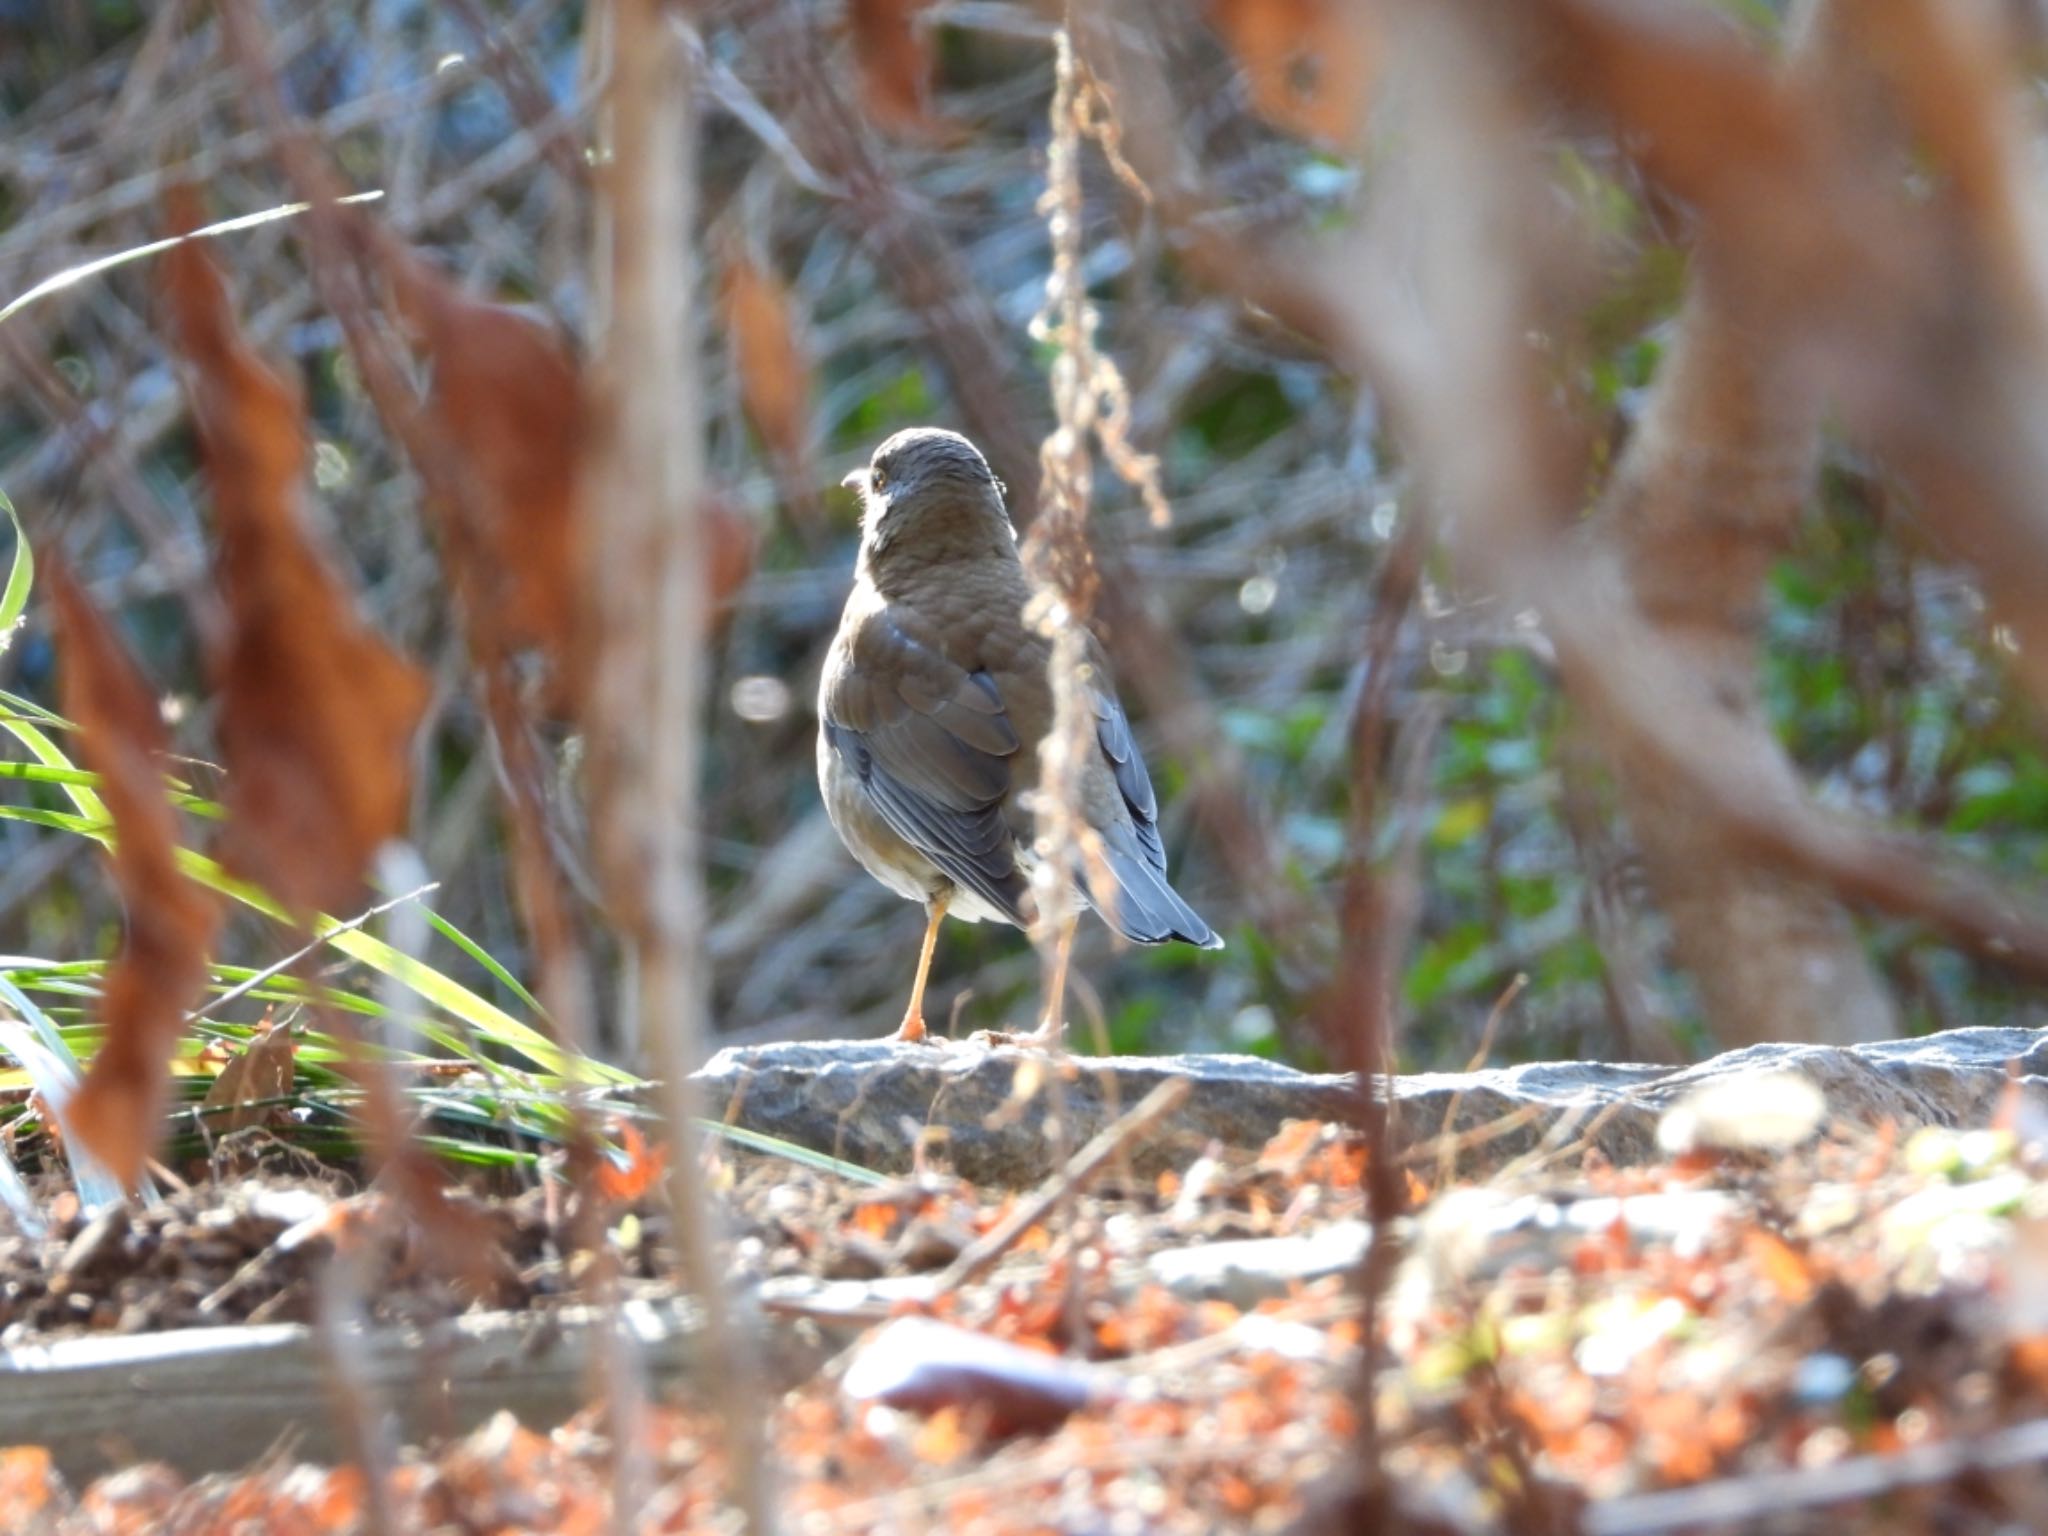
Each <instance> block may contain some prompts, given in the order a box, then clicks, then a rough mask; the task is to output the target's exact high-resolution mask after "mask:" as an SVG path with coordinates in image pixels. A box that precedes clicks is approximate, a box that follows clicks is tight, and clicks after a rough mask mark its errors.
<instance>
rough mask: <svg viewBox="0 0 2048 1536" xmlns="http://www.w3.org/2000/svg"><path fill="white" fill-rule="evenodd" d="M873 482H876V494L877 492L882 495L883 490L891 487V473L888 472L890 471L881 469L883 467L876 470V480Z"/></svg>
mask: <svg viewBox="0 0 2048 1536" xmlns="http://www.w3.org/2000/svg"><path fill="white" fill-rule="evenodd" d="M873 484H874V487H875V494H876V495H877V496H879V495H881V494H882V492H884V491H886V490H888V489H889V474H888V471H887V470H881V469H878V470H876V471H875V476H874V481H873Z"/></svg>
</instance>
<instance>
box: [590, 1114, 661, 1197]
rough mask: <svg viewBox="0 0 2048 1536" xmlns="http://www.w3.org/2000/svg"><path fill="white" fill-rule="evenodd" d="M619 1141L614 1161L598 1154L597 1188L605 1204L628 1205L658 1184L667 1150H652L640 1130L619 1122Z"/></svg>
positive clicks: (612, 1158) (652, 1147)
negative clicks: (613, 1202) (609, 1202)
mask: <svg viewBox="0 0 2048 1536" xmlns="http://www.w3.org/2000/svg"><path fill="white" fill-rule="evenodd" d="M615 1129H616V1131H617V1133H618V1137H619V1151H618V1154H617V1156H616V1157H614V1156H613V1155H612V1154H610V1153H608V1152H607V1153H600V1154H599V1155H598V1159H597V1187H598V1189H599V1191H600V1192H602V1193H603V1195H604V1197H605V1198H606V1199H607V1200H616V1201H618V1202H619V1203H620V1204H622V1205H630V1204H631V1203H632V1202H633V1201H635V1200H638V1199H640V1198H641V1197H643V1196H644V1195H646V1194H647V1193H648V1192H649V1191H650V1190H652V1189H653V1188H654V1187H655V1186H656V1185H657V1184H659V1183H660V1182H661V1176H662V1174H664V1173H665V1172H667V1170H668V1149H667V1148H666V1147H657V1146H651V1145H649V1143H648V1140H647V1138H646V1137H645V1136H643V1135H642V1134H641V1133H640V1127H639V1126H637V1125H635V1124H634V1123H633V1122H632V1121H630V1120H622V1121H620V1122H619V1123H618V1124H617V1126H616V1127H615Z"/></svg>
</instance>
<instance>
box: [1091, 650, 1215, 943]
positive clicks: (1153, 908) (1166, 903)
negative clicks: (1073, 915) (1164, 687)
mask: <svg viewBox="0 0 2048 1536" xmlns="http://www.w3.org/2000/svg"><path fill="white" fill-rule="evenodd" d="M1089 652H1090V654H1089V662H1090V668H1089V670H1090V673H1091V674H1092V676H1091V678H1090V681H1089V684H1088V698H1089V702H1090V704H1092V705H1093V707H1094V710H1095V740H1096V743H1097V745H1099V746H1100V747H1101V749H1102V758H1103V762H1104V763H1105V764H1106V765H1107V767H1108V768H1109V772H1110V775H1111V777H1112V778H1113V779H1114V780H1115V782H1116V791H1117V797H1118V799H1119V800H1121V802H1122V809H1123V811H1124V812H1125V814H1124V815H1122V816H1116V815H1114V814H1112V815H1110V816H1107V817H1104V818H1101V820H1102V821H1103V822H1104V823H1105V824H1104V825H1100V826H1098V827H1097V828H1096V830H1097V831H1098V832H1099V833H1100V834H1101V835H1102V851H1103V858H1104V861H1105V862H1106V863H1107V864H1108V865H1109V871H1110V873H1111V874H1113V875H1114V876H1116V883H1117V891H1116V893H1115V895H1114V898H1113V899H1112V900H1110V901H1107V902H1104V901H1100V900H1098V901H1096V903H1095V904H1096V906H1097V908H1098V909H1105V908H1106V909H1107V910H1106V911H1105V915H1106V916H1110V917H1111V921H1112V922H1113V923H1114V925H1115V927H1116V929H1117V931H1118V932H1120V933H1121V934H1123V936H1124V937H1125V938H1127V939H1132V940H1135V941H1136V942H1138V943H1140V944H1163V943H1165V942H1166V941H1167V940H1169V939H1179V940H1180V941H1181V942H1183V943H1186V944H1196V945H1200V946H1201V947H1202V948H1204V949H1220V948H1222V947H1223V941H1222V940H1221V939H1220V938H1218V937H1217V936H1216V934H1215V932H1214V930H1212V929H1211V928H1210V927H1209V925H1208V924H1207V923H1206V922H1204V921H1203V920H1202V917H1201V914H1200V913H1198V912H1196V911H1195V909H1194V908H1193V907H1191V906H1189V905H1188V904H1187V902H1185V901H1184V900H1182V899H1181V895H1180V893H1179V892H1178V891H1176V890H1175V889H1174V888H1173V885H1172V883H1171V882H1170V881H1168V879H1167V878H1166V845H1165V844H1164V843H1163V842H1161V841H1160V838H1159V797H1158V796H1157V795H1155V794H1154V793H1153V792H1152V779H1151V776H1150V775H1149V774H1147V773H1146V772H1145V758H1144V755H1143V754H1142V753H1140V752H1139V751H1138V743H1137V741H1136V740H1135V739H1134V738H1133V737H1132V735H1131V722H1130V719H1129V717H1128V716H1126V715H1125V714H1124V707H1123V705H1122V704H1120V703H1118V702H1117V697H1116V694H1115V692H1114V691H1112V689H1111V687H1110V683H1109V670H1108V666H1107V663H1106V662H1105V661H1104V659H1103V657H1102V655H1101V653H1100V651H1099V650H1098V649H1097V648H1095V647H1094V646H1090V648H1089ZM1091 899H1092V898H1091Z"/></svg>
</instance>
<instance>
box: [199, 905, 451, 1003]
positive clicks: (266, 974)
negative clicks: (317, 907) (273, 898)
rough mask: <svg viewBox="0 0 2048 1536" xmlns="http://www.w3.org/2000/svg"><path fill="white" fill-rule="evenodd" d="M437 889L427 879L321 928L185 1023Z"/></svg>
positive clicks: (232, 1000) (281, 973) (270, 979)
mask: <svg viewBox="0 0 2048 1536" xmlns="http://www.w3.org/2000/svg"><path fill="white" fill-rule="evenodd" d="M440 888H441V882H440V881H438V880H429V881H428V882H427V883H426V884H425V885H422V886H418V887H415V888H414V889H413V890H410V891H407V892H406V893H405V894H404V895H403V896H394V897H392V898H391V899H390V900H389V901H384V902H379V903H378V904H377V905H376V906H374V907H371V908H370V909H369V910H368V911H367V912H358V913H357V914H356V915H355V916H354V917H352V918H350V919H349V920H348V921H347V922H343V923H336V924H335V925H334V926H333V927H332V928H323V929H322V930H321V931H320V933H319V934H318V935H317V936H316V937H314V938H313V939H312V940H310V941H309V942H307V943H306V944H303V945H301V946H300V947H299V948H297V949H295V950H293V951H292V952H291V953H290V954H288V955H286V956H285V957H284V958H283V959H282V960H280V961H278V962H277V963H276V964H275V965H266V966H265V967H264V968H263V969H262V970H260V971H258V972H256V974H255V975H253V976H249V977H245V978H244V979H243V980H241V981H239V982H237V983H235V985H234V986H232V987H230V988H228V990H227V991H225V992H223V993H221V995H220V996H219V997H216V998H214V999H213V1000H212V1001H210V1002H208V1003H207V1004H206V1005H205V1006H204V1007H202V1008H195V1009H194V1010H193V1011H192V1012H190V1013H188V1014H186V1015H185V1022H186V1023H188V1024H196V1023H198V1022H199V1021H200V1020H201V1019H203V1018H205V1017H206V1016H207V1015H208V1014H211V1013H213V1012H214V1011H215V1010H217V1009H221V1008H225V1007H226V1006H227V1005H228V1004H229V1003H232V1002H234V1001H235V1000H236V999H237V998H242V997H247V996H248V995H249V994H250V993H251V992H254V991H255V990H256V989H257V988H258V987H260V986H262V985H263V984H264V983H265V982H267V981H275V980H276V979H277V978H278V977H279V976H281V975H283V974H284V973H285V972H286V971H289V970H291V969H293V968H294V967H295V966H297V965H298V963H299V962H300V961H301V960H303V959H305V958H306V957H307V956H308V955H310V954H312V953H313V952H314V951H315V950H318V949H320V948H322V947H323V946H325V945H326V944H327V943H328V941H329V940H331V939H333V938H334V937H335V936H336V935H338V934H344V933H350V932H353V931H354V930H355V929H357V928H360V927H362V926H363V925H364V924H365V923H367V922H369V921H370V920H371V919H372V918H375V917H382V916H383V915H384V914H385V913H386V912H389V911H391V910H392V909H393V908H394V907H402V906H404V905H405V904H406V903H407V902H408V901H418V900H419V899H420V897H422V896H426V895H431V894H432V893H433V892H435V891H438V890H439V889H440Z"/></svg>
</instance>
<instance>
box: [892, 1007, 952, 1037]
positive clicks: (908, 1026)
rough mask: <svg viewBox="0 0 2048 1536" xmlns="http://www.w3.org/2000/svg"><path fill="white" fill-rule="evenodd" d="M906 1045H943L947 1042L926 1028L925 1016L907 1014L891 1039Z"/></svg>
mask: <svg viewBox="0 0 2048 1536" xmlns="http://www.w3.org/2000/svg"><path fill="white" fill-rule="evenodd" d="M889 1038H890V1039H891V1040H897V1041H901V1042H903V1043H904V1044H906V1045H943V1044H944V1043H945V1042H944V1041H943V1040H941V1039H940V1038H939V1037H938V1036H937V1035H934V1034H933V1033H931V1031H930V1030H928V1029H926V1028H925V1027H924V1015H923V1014H921V1013H911V1014H905V1015H904V1018H903V1022H902V1023H901V1024H899V1025H897V1026H896V1033H895V1034H893V1035H891V1036H890V1037H889Z"/></svg>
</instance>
